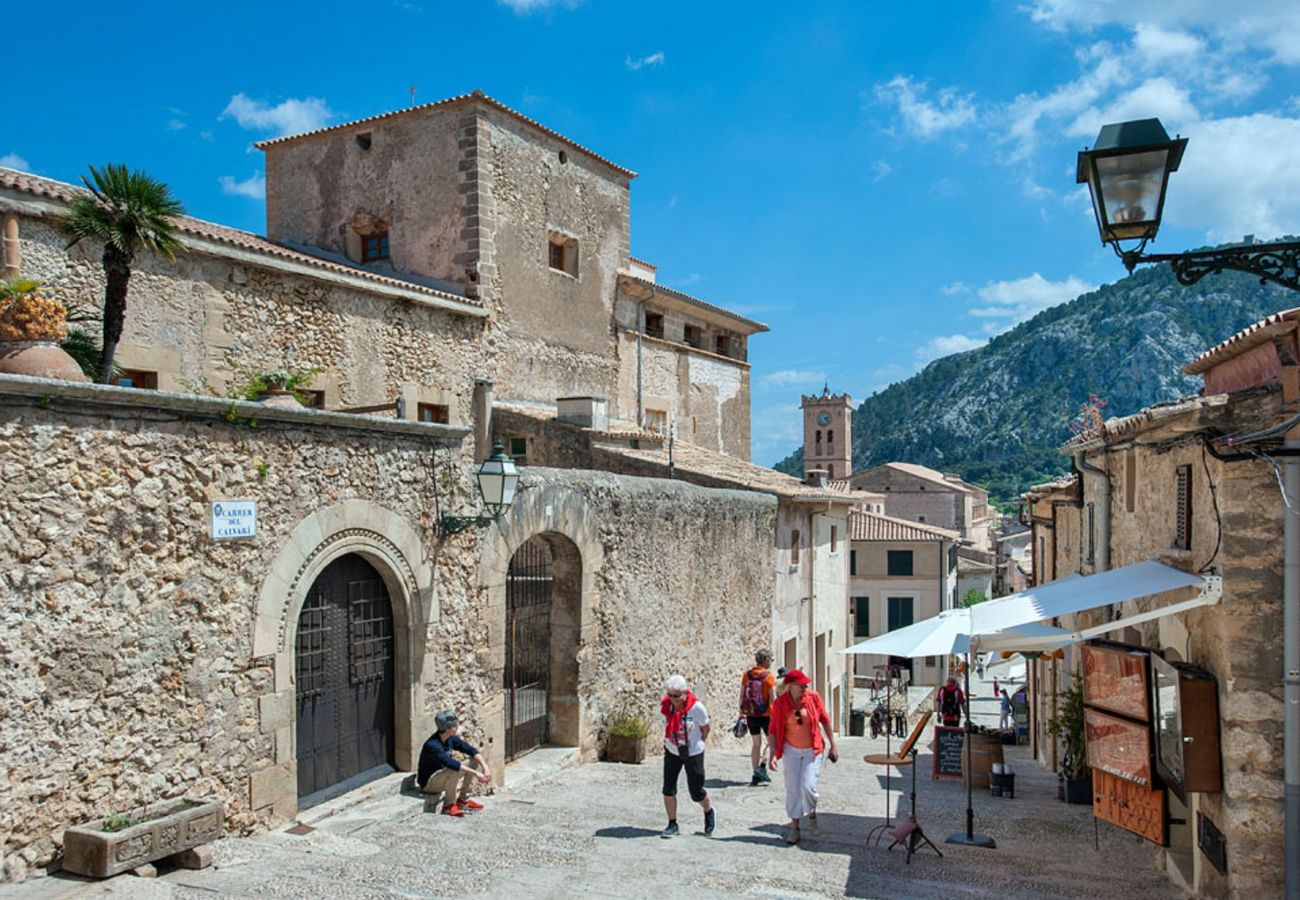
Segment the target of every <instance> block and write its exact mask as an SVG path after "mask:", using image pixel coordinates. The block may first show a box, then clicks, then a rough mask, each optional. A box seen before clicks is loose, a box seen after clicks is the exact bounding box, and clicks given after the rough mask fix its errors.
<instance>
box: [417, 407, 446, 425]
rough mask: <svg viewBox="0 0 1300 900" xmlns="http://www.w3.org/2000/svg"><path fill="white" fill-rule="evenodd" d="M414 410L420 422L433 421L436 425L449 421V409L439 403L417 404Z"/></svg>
mask: <svg viewBox="0 0 1300 900" xmlns="http://www.w3.org/2000/svg"><path fill="white" fill-rule="evenodd" d="M415 412H416V416H417V418H419V420H420V421H421V422H433V423H434V424H436V425H447V424H449V423H450V422H451V415H450V410H448V409H447V407H446V406H444V405H443V404H441V403H420V404H417V406H416V408H415Z"/></svg>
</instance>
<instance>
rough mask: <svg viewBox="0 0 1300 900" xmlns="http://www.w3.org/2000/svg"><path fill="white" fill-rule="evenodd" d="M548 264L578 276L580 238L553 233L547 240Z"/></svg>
mask: <svg viewBox="0 0 1300 900" xmlns="http://www.w3.org/2000/svg"><path fill="white" fill-rule="evenodd" d="M546 252H547V257H546V264H547V265H548V266H550V268H551V269H553V270H554V271H556V272H563V273H565V274H566V275H572V276H573V277H574V278H577V277H578V239H577V238H572V237H569V236H567V235H563V234H558V233H555V232H552V233H551V236H550V239H549V240H548V241H547V250H546Z"/></svg>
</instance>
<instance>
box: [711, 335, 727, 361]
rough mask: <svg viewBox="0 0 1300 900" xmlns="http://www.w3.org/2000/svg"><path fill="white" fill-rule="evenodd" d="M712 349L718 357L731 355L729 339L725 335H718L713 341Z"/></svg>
mask: <svg viewBox="0 0 1300 900" xmlns="http://www.w3.org/2000/svg"><path fill="white" fill-rule="evenodd" d="M713 349H714V350H715V351H716V352H717V354H718V355H719V356H730V355H731V338H729V337H727V336H726V335H725V334H720V335H718V336H717V337H716V338H714V339H713Z"/></svg>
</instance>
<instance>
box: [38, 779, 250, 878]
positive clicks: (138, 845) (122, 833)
mask: <svg viewBox="0 0 1300 900" xmlns="http://www.w3.org/2000/svg"><path fill="white" fill-rule="evenodd" d="M224 825H225V808H224V807H223V806H222V805H221V804H220V803H219V802H217V801H215V800H195V799H192V798H189V797H182V798H179V799H176V800H164V801H162V802H161V803H155V804H153V805H152V806H146V807H142V808H140V809H133V810H131V811H130V812H128V813H123V814H115V815H110V816H106V817H104V818H102V819H96V820H94V821H92V822H87V823H86V824H84V825H79V826H77V827H76V828H69V829H68V830H67V831H65V832H63V869H64V870H65V871H67V872H73V873H75V874H77V875H88V876H90V877H92V878H107V877H109V876H110V875H116V874H118V873H119V872H125V871H128V870H129V869H134V868H137V867H139V866H142V865H144V864H145V863H150V862H153V861H155V860H159V859H162V858H163V857H167V856H174V855H176V854H178V853H181V852H183V851H185V850H189V849H191V848H192V847H197V846H199V845H200V844H207V843H211V842H212V841H215V840H216V839H217V838H219V837H221V834H222V831H223V829H224Z"/></svg>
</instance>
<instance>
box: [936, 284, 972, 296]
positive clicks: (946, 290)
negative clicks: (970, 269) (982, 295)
mask: <svg viewBox="0 0 1300 900" xmlns="http://www.w3.org/2000/svg"><path fill="white" fill-rule="evenodd" d="M939 292H940V293H941V294H943V295H944V296H945V297H951V296H953V295H954V294H969V293H970V292H971V287H970V285H969V284H967V283H966V282H964V281H954V282H953V283H952V284H945V285H944V286H943V287H941V288H939Z"/></svg>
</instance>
